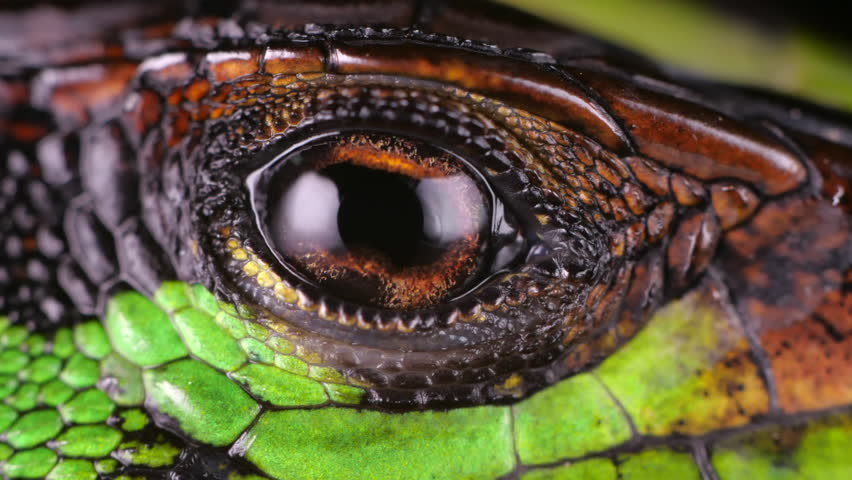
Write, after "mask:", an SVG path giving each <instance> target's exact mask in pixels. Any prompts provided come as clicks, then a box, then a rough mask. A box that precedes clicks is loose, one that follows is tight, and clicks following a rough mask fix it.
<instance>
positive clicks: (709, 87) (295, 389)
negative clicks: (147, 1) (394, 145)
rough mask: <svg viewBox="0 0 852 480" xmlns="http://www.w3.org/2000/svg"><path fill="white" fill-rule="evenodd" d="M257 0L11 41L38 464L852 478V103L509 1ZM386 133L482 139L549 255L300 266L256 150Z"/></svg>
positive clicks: (1, 451) (22, 409) (20, 298)
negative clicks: (366, 266) (693, 74)
mask: <svg viewBox="0 0 852 480" xmlns="http://www.w3.org/2000/svg"><path fill="white" fill-rule="evenodd" d="M355 6H358V7H359V8H358V9H355V10H353V8H354V7H355ZM221 7H222V8H220V9H217V10H215V12H214V11H211V12H208V13H209V15H208V16H203V15H202V16H199V17H197V18H196V19H195V20H182V21H181V20H179V19H180V18H181V17H182V16H183V15H184V12H181V11H175V10H174V8H166V7H162V6H158V5H152V6H147V7H146V8H144V9H133V8H130V7H128V6H127V5H117V6H116V7H114V8H113V7H109V6H98V7H87V8H90V10H83V11H81V13H79V15H80V17H79V18H84V19H85V20H86V21H85V22H84V24H85V25H86V28H84V29H80V28H79V27H76V26H75V25H77V24H76V23H75V22H74V21H73V18H75V17H74V15H75V14H74V13H69V14H67V15H69V16H66V17H65V18H64V22H63V24H64V25H66V27H65V28H66V30H58V31H57V32H55V36H54V37H53V39H52V40H45V38H46V37H39V36H37V35H35V34H32V35H27V34H24V33H22V32H14V33H17V36H13V37H14V38H16V40H17V41H19V42H20V44H21V45H22V48H21V49H20V51H18V52H14V51H7V52H4V54H5V55H6V58H5V59H3V61H2V63H0V75H2V76H0V114H2V119H3V121H2V123H0V149H2V154H3V155H2V158H3V170H2V178H3V183H2V185H0V201H1V202H2V203H0V205H2V209H3V210H4V211H7V212H9V215H8V216H7V219H5V220H3V223H2V224H0V228H2V229H0V241H2V245H3V252H4V255H5V258H4V260H3V267H2V270H0V273H2V276H0V285H2V292H3V297H2V301H3V303H2V304H0V312H2V313H3V316H2V317H0V397H3V399H4V402H3V404H0V471H1V472H2V473H3V475H5V476H6V477H9V478H42V477H47V478H53V479H60V478H81V479H83V478H98V477H103V478H202V477H203V476H204V475H206V477H204V478H288V479H289V478H500V477H504V478H524V479H539V478H560V479H561V478H594V479H616V478H623V479H642V478H696V479H697V478H703V479H728V478H731V479H734V478H749V477H752V478H846V477H848V476H850V475H852V462H850V460H849V458H848V454H847V453H846V452H848V451H849V449H850V448H852V413H850V405H852V382H850V379H852V310H851V309H852V294H850V286H852V271H850V263H851V262H852V240H850V235H849V232H850V228H849V223H850V201H849V196H848V193H847V192H849V189H850V178H851V177H850V171H852V126H850V125H852V121H850V119H849V118H847V117H844V116H843V115H842V114H838V113H836V112H829V111H826V110H823V109H821V108H818V107H815V106H812V105H808V104H803V103H798V102H794V101H793V100H789V99H781V98H775V97H772V96H769V95H767V94H764V93H761V92H754V91H744V90H739V89H737V88H734V87H727V86H720V85H715V84H709V83H706V82H702V81H698V80H694V79H687V78H679V77H678V78H673V77H671V76H670V75H668V74H666V73H664V72H663V71H661V70H660V69H659V68H658V67H656V66H654V65H653V64H651V63H649V62H647V61H645V60H643V59H641V58H638V57H634V56H632V55H629V54H627V53H625V52H623V51H621V50H618V49H615V48H614V47H611V46H608V45H605V44H602V43H600V42H598V41H595V40H592V39H589V38H586V37H582V36H579V35H577V34H575V33H572V32H568V31H565V30H563V29H560V28H558V27H555V26H553V25H550V24H547V23H543V22H542V21H540V20H537V19H533V18H530V17H525V16H523V15H521V14H518V13H517V12H514V11H511V10H503V9H500V8H497V7H494V6H490V5H489V6H488V8H487V9H485V8H483V7H484V6H483V5H479V4H469V5H468V6H465V7H452V6H439V5H436V4H426V3H423V4H414V3H407V2H395V3H394V4H393V5H392V6H391V5H385V4H381V3H380V2H351V3H349V4H346V3H336V4H334V6H331V5H322V4H319V3H311V4H310V5H308V4H305V5H297V6H292V7H288V6H287V5H275V4H268V3H264V2H259V3H258V4H257V5H256V6H254V7H252V6H249V5H241V4H235V5H223V6H221ZM253 8H257V9H258V10H253ZM485 10H487V12H488V13H487V14H483V13H482V12H483V11H485ZM353 12H358V13H357V15H355V14H354V13H353ZM202 13H203V12H202ZM15 15H17V16H15ZM24 15H30V14H28V13H27V12H17V13H10V14H7V17H6V18H13V19H15V20H16V21H18V22H20V24H22V25H23V24H26V22H24V17H23V16H24ZM31 15H33V16H32V19H31V21H33V22H35V23H36V24H38V22H45V21H46V18H47V17H46V16H44V15H46V14H44V13H41V14H39V13H32V14H31ZM40 15H42V16H40ZM217 15H226V16H230V19H227V18H223V17H219V16H217ZM353 16H355V17H358V18H357V19H353ZM474 17H475V18H476V19H477V22H476V23H475V24H472V23H471V18H474ZM353 21H355V22H356V23H357V25H358V26H359V27H364V26H368V25H382V26H388V27H392V28H389V29H387V30H382V29H380V28H375V29H365V28H352V29H350V28H346V27H345V25H348V23H349V22H353ZM14 23H15V22H11V23H10V24H14ZM305 24H310V25H307V26H305ZM314 24H326V25H327V26H325V27H318V26H317V25H314ZM412 24H415V25H417V28H415V29H412V28H409V26H410V25H412ZM530 31H532V32H536V33H535V34H534V35H531V34H530V33H529V32H530ZM116 32H120V33H121V35H117V34H116ZM432 32H434V33H435V34H434V35H433V34H432ZM3 35H4V34H2V33H0V39H3V38H4V37H3ZM459 37H461V38H470V39H471V41H462V40H459ZM43 42H47V44H48V45H49V46H50V48H47V47H46V46H45V43H43ZM481 42H496V43H498V44H499V45H500V48H504V49H505V48H509V49H510V50H500V49H498V48H497V47H493V46H491V45H489V44H488V43H481ZM519 46H523V47H527V48H529V49H531V50H513V49H511V48H512V47H519ZM350 127H351V128H355V127H357V128H360V129H369V130H370V131H377V130H378V131H381V132H391V133H393V134H394V135H400V136H405V135H409V136H415V135H416V136H417V138H425V139H428V140H430V141H432V142H435V143H438V144H441V145H449V146H455V148H458V149H459V151H460V152H463V153H464V154H465V158H467V159H468V161H469V162H470V163H471V164H472V165H473V168H475V169H476V170H477V171H478V172H479V173H480V174H481V175H482V177H483V178H484V179H485V181H487V182H488V184H489V186H490V187H491V188H493V190H494V191H495V192H496V197H497V198H499V199H500V201H501V202H502V204H505V207H506V210H507V211H509V212H511V213H512V214H513V215H515V216H516V217H517V218H516V219H515V220H513V221H515V222H516V225H518V226H519V229H520V230H522V231H523V232H524V235H526V237H525V238H526V240H525V241H526V242H527V243H528V245H527V246H528V250H529V251H530V252H534V253H529V254H528V255H525V256H523V257H519V258H518V259H516V260H515V261H514V262H512V263H510V264H509V267H507V268H506V269H505V270H500V271H498V272H496V273H494V275H493V276H491V277H489V278H488V279H487V281H486V282H485V283H484V284H483V285H481V286H477V287H476V288H475V289H474V290H472V291H471V292H470V293H468V294H466V295H464V296H462V297H461V298H459V299H453V300H443V301H441V302H439V303H437V304H434V305H432V304H431V303H429V302H425V303H426V304H427V306H425V307H424V306H422V304H423V303H424V302H423V301H422V299H419V298H417V294H418V293H419V292H417V291H415V292H410V291H406V290H405V289H404V288H402V287H399V288H398V291H397V290H395V292H398V293H397V294H395V295H398V296H397V297H396V298H392V299H390V300H391V303H390V304H391V305H392V306H390V307H388V306H387V305H384V306H382V307H376V306H374V305H373V306H371V305H370V304H369V302H368V303H365V304H364V305H357V304H354V303H353V302H352V301H351V300H341V299H340V298H337V297H335V296H334V294H333V292H331V293H330V292H328V291H325V290H324V289H322V288H319V287H317V285H316V284H312V283H311V282H308V281H305V280H304V278H303V277H300V276H299V275H296V274H294V273H293V271H292V269H289V268H285V267H284V266H283V265H282V264H280V262H278V260H277V259H276V257H275V256H274V255H273V254H272V252H271V247H270V246H269V245H268V244H267V243H266V241H265V237H264V236H263V234H261V230H262V229H263V228H264V226H263V225H258V222H257V220H256V217H255V215H254V212H253V203H252V202H253V198H251V196H250V195H249V194H248V190H250V188H249V187H247V185H254V184H252V181H251V180H250V179H249V177H250V174H251V173H252V172H254V171H256V170H257V169H259V168H262V167H264V166H265V165H267V164H269V162H270V161H271V160H272V158H273V157H274V156H275V155H277V153H279V152H281V151H282V150H286V149H287V148H288V145H291V144H293V143H294V142H299V141H301V140H304V139H306V138H313V137H312V136H315V135H316V134H317V132H325V131H337V130H339V129H345V128H350ZM346 138H348V139H353V138H361V137H356V136H351V137H346ZM359 141H360V142H361V143H357V142H354V141H353V142H352V144H348V145H343V146H341V147H340V151H341V152H343V155H350V156H353V157H354V156H358V158H359V161H361V162H365V163H367V164H369V165H371V166H372V168H390V167H388V165H391V164H393V165H394V168H404V167H405V168H408V167H411V165H410V164H407V163H405V162H406V160H405V159H404V158H403V159H402V160H400V159H399V158H397V157H394V155H397V156H399V155H398V154H399V152H396V151H390V150H388V149H387V148H388V147H387V145H379V146H377V145H378V144H369V142H367V141H361V140H359ZM356 143H357V145H356ZM358 148H361V150H358ZM365 148H366V151H370V152H373V153H368V154H364V153H363V151H365V150H364V149H365ZM371 148H372V149H374V150H376V149H377V150H376V151H381V152H384V153H388V152H390V153H388V155H386V156H382V155H380V154H377V153H375V151H372V150H370V149H371ZM382 148H385V150H381V149H382ZM448 148H449V147H448ZM359 152H360V153H359ZM359 155H360V156H359ZM388 158H390V159H391V160H388ZM393 162H396V163H393ZM400 164H401V165H402V167H400V166H399V165H400ZM252 188H255V187H252ZM261 190H262V187H261ZM261 223H262V222H261ZM323 258H325V259H326V260H327V259H328V258H332V257H331V256H330V255H328V256H325V257H323ZM450 267H453V268H454V267H457V265H456V264H451V265H450ZM323 272H325V271H323ZM443 273H444V272H437V273H434V274H433V275H434V276H433V277H429V278H428V279H427V280H430V281H426V282H421V283H418V284H417V285H418V286H419V287H418V288H431V287H430V285H431V284H438V283H439V281H442V280H444V277H442V276H441V275H442V274H443ZM403 286H404V284H403ZM436 288H437V287H436ZM430 291H431V290H430ZM399 292H402V293H405V294H407V295H409V297H405V296H403V295H402V293H399ZM412 295H413V296H412ZM424 295H425V293H424ZM412 298H413V300H412ZM406 302H408V303H406ZM396 305H414V307H411V308H397V307H396ZM395 308H396V310H395ZM400 312H401V313H400Z"/></svg>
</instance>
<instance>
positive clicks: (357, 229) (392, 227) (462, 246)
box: [249, 132, 525, 310]
mask: <svg viewBox="0 0 852 480" xmlns="http://www.w3.org/2000/svg"><path fill="white" fill-rule="evenodd" d="M249 186H250V191H251V193H252V198H253V201H252V203H253V208H254V211H255V215H256V217H257V220H258V224H259V225H260V229H261V231H262V233H263V236H264V238H265V240H266V242H267V244H268V246H269V247H270V249H271V250H272V251H273V252H274V253H275V255H276V256H277V257H278V259H279V260H280V261H281V262H282V264H283V265H284V266H285V267H287V268H288V269H290V270H291V271H292V272H293V273H294V274H296V275H297V276H300V277H302V278H303V279H304V280H305V281H307V282H309V283H311V284H314V285H315V286H317V287H319V288H321V289H322V290H323V291H325V292H327V293H329V294H332V295H334V296H337V297H338V298H341V299H343V300H347V301H351V302H355V303H357V304H360V305H369V306H373V307H380V308H387V309H395V310H409V309H420V308H426V307H429V306H432V305H436V304H438V303H440V302H446V301H448V300H451V299H454V298H458V297H460V296H463V295H464V294H465V293H467V292H469V291H470V290H471V289H473V288H475V287H476V286H477V285H478V284H480V283H482V282H483V281H485V280H486V279H487V278H488V277H489V276H490V275H493V274H494V273H496V272H498V271H499V270H500V269H502V268H505V267H506V266H507V265H508V264H509V263H511V262H512V261H513V260H514V259H515V258H517V257H518V255H519V253H520V252H521V251H522V249H523V245H524V243H525V242H524V239H523V236H522V235H521V233H520V232H519V230H518V229H517V228H515V227H514V226H513V225H512V222H511V219H509V218H506V216H505V214H504V212H505V210H504V208H503V206H502V203H501V202H500V200H499V198H498V197H497V196H496V195H495V194H494V192H493V191H492V189H491V188H490V186H489V184H488V182H487V181H486V180H485V178H483V177H482V175H480V174H479V173H478V172H477V171H476V170H475V169H474V168H473V167H471V166H470V164H469V163H468V162H467V161H466V160H465V159H463V158H462V157H461V156H459V155H457V154H456V153H454V152H452V151H450V150H449V149H446V148H443V147H440V146H437V145H433V144H430V143H427V142H425V141H421V140H417V139H414V138H410V137H406V136H400V135H388V134H382V133H369V132H350V133H340V132H335V133H331V134H328V135H325V136H320V137H318V138H317V137H314V138H313V139H312V140H310V141H308V142H305V143H303V144H301V145H299V146H297V147H295V148H291V149H289V150H288V151H285V152H283V153H282V154H280V155H279V156H278V157H277V158H276V159H275V160H273V161H272V162H270V163H269V164H268V165H267V166H265V167H263V168H262V169H261V170H259V171H258V172H256V173H255V174H254V175H252V176H251V177H250V181H249Z"/></svg>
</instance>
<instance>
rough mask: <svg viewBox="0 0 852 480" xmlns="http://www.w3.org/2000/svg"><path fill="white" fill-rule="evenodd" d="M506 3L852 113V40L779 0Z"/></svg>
mask: <svg viewBox="0 0 852 480" xmlns="http://www.w3.org/2000/svg"><path fill="white" fill-rule="evenodd" d="M499 1H501V2H502V3H505V4H507V5H512V6H514V7H516V8H520V9H522V10H526V11H528V12H530V13H533V14H537V15H539V16H542V17H544V18H547V19H549V20H551V21H553V22H557V23H563V24H566V25H569V26H572V27H576V28H578V29H580V30H582V31H585V32H587V33H591V34H594V35H597V36H599V37H602V38H605V39H607V40H609V41H611V42H613V43H617V44H620V45H622V46H625V47H629V48H631V49H633V50H636V51H639V52H641V53H644V54H645V55H648V56H650V57H652V58H655V59H658V60H660V61H663V62H666V63H670V64H674V65H678V66H681V67H683V68H686V69H689V70H691V71H694V72H698V73H702V74H704V75H706V76H709V77H712V78H716V79H721V80H726V81H731V82H735V83H742V84H749V85H757V86H763V87H767V88H771V89H773V90H778V91H782V92H786V93H789V94H793V95H796V96H800V97H803V98H807V99H810V100H813V101H817V102H820V103H824V104H828V105H833V106H836V107H840V108H843V109H846V110H850V111H852V42H849V41H848V37H844V38H839V37H838V36H837V35H833V34H832V33H834V32H829V31H827V30H826V28H820V26H821V24H820V22H809V23H805V22H802V21H801V20H802V19H801V18H795V15H789V12H788V16H789V17H793V18H781V19H780V21H779V18H778V17H779V12H778V10H779V9H775V8H773V5H774V2H772V1H771V0H769V1H765V2H762V3H760V2H751V3H758V5H757V7H758V8H753V6H752V8H751V9H750V10H749V11H748V12H744V11H743V10H744V9H738V8H732V4H733V2H728V3H727V8H721V7H720V6H719V5H718V4H719V3H720V2H718V1H717V2H709V1H708V0H704V1H699V0H597V1H591V0H589V1H585V0H499ZM840 3H847V2H845V1H842V2H840ZM847 5H848V3H847ZM764 6H765V7H764ZM823 6H824V5H822V4H820V2H819V1H817V0H813V1H812V5H811V8H816V9H818V8H821V7H823ZM762 8H765V9H769V10H765V9H763V10H762ZM799 11H801V10H799ZM825 14H826V15H831V14H832V12H825ZM769 17H772V21H771V22H767V21H766V19H767V18H769ZM847 19H848V20H850V22H849V25H850V26H849V27H848V28H849V29H850V30H852V18H847ZM828 23H832V24H834V25H836V23H835V22H823V24H825V25H828Z"/></svg>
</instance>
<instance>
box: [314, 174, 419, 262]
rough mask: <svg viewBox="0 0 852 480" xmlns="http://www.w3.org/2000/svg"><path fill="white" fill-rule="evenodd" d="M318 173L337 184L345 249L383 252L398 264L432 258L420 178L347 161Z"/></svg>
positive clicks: (338, 216) (338, 223)
mask: <svg viewBox="0 0 852 480" xmlns="http://www.w3.org/2000/svg"><path fill="white" fill-rule="evenodd" d="M319 173H320V174H321V175H323V176H325V177H327V178H328V179H330V180H332V181H333V182H334V183H335V185H336V186H337V189H338V192H339V200H340V207H339V209H338V212H337V228H338V231H339V232H340V237H341V239H342V240H343V244H344V246H345V247H346V248H347V249H350V250H361V249H367V250H372V251H375V252H379V253H381V254H383V255H386V256H387V257H388V258H389V259H390V261H391V263H393V264H394V265H395V266H397V267H406V266H411V265H416V264H422V263H429V262H431V261H433V260H434V258H430V257H433V255H430V252H429V250H432V249H430V248H428V245H427V244H428V243H430V239H429V238H427V234H426V232H424V230H423V207H422V205H421V199H420V198H419V197H418V196H417V193H416V187H417V183H419V181H418V180H417V179H414V178H411V177H407V176H405V175H400V174H398V173H391V172H384V171H381V170H375V169H372V168H366V167H360V166H357V165H352V164H349V163H343V164H336V165H332V166H330V167H328V168H325V169H323V170H321V171H320V172H319Z"/></svg>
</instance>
